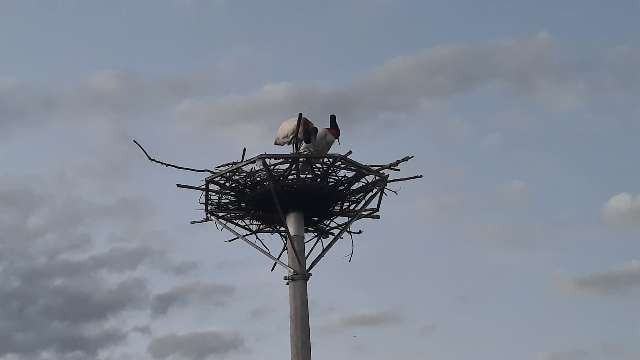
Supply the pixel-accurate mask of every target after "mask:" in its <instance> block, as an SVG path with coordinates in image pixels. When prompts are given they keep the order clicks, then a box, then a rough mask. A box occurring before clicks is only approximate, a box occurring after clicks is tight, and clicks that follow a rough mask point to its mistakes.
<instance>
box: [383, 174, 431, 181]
mask: <svg viewBox="0 0 640 360" xmlns="http://www.w3.org/2000/svg"><path fill="white" fill-rule="evenodd" d="M414 179H422V175H415V176H409V177H405V178H397V179H391V180H389V181H387V182H390V183H392V182H398V181H407V180H414Z"/></svg>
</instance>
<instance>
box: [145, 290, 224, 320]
mask: <svg viewBox="0 0 640 360" xmlns="http://www.w3.org/2000/svg"><path fill="white" fill-rule="evenodd" d="M234 293H235V288H234V287H233V286H230V285H221V284H211V283H202V282H196V283H191V284H186V285H180V286H177V287H174V288H173V289H170V290H168V291H166V292H163V293H160V294H157V295H154V296H153V299H152V303H151V312H152V313H153V315H156V316H158V315H166V314H167V313H168V312H169V310H171V309H172V308H174V307H177V306H185V305H188V304H194V303H196V304H199V305H212V306H223V305H225V304H227V303H228V301H229V300H230V299H231V297H232V296H233V294H234Z"/></svg>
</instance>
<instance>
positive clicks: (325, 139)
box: [294, 114, 340, 155]
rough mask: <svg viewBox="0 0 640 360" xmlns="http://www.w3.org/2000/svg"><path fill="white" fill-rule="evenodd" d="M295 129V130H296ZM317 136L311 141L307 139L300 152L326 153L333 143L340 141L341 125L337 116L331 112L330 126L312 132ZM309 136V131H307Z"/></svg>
mask: <svg viewBox="0 0 640 360" xmlns="http://www.w3.org/2000/svg"><path fill="white" fill-rule="evenodd" d="M294 131H295V130H294ZM314 133H315V136H314V137H312V139H311V141H310V142H307V140H306V139H305V144H304V145H302V147H301V148H300V152H303V153H307V154H313V155H326V154H328V153H329V150H331V146H332V145H333V143H334V142H335V141H336V140H338V142H340V127H339V126H338V121H337V120H336V116H335V115H333V114H331V116H330V117H329V127H328V128H324V129H320V130H317V133H316V132H315V131H313V132H311V134H314ZM307 134H308V135H307V136H309V132H308V133H307Z"/></svg>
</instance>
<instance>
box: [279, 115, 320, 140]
mask: <svg viewBox="0 0 640 360" xmlns="http://www.w3.org/2000/svg"><path fill="white" fill-rule="evenodd" d="M297 125H298V118H297V117H293V118H291V119H287V120H285V121H284V122H282V124H280V127H279V128H278V132H277V133H276V139H275V141H274V142H273V144H274V145H290V144H292V143H293V139H294V138H295V133H296V126H297ZM312 126H313V123H312V122H311V121H310V120H309V119H307V118H303V119H302V124H300V129H299V131H298V139H299V141H302V138H303V134H304V129H305V128H307V127H309V128H310V127H312Z"/></svg>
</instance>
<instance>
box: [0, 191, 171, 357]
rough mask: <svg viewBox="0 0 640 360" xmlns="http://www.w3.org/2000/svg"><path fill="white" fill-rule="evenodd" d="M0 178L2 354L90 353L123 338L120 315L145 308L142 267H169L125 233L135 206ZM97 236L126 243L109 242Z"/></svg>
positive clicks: (135, 215) (155, 252) (160, 254)
mask: <svg viewBox="0 0 640 360" xmlns="http://www.w3.org/2000/svg"><path fill="white" fill-rule="evenodd" d="M0 182H1V183H2V190H0V237H1V239H2V241H0V303H1V304H2V306H0V319H2V320H1V321H0V358H2V357H3V356H6V355H11V354H13V355H14V356H18V358H25V357H26V358H32V359H45V358H47V357H53V358H61V359H64V358H74V357H75V358H96V357H97V356H98V355H99V354H100V353H101V352H102V351H103V350H105V349H107V348H111V347H114V346H118V345H119V344H121V343H123V342H124V341H125V340H126V338H127V335H128V330H124V329H123V326H118V327H116V326H114V322H116V321H118V322H119V324H120V325H124V326H125V328H128V326H126V325H127V324H126V320H125V319H124V316H125V314H131V313H132V312H139V313H142V314H144V313H145V312H144V311H145V310H148V309H149V304H150V302H149V298H150V295H149V290H148V288H147V276H145V275H144V274H142V273H141V271H140V270H141V268H142V267H147V268H155V269H160V270H162V271H166V269H171V268H172V267H174V265H173V264H172V260H171V259H170V258H169V257H168V256H167V255H166V254H164V253H163V252H161V251H159V250H157V249H153V248H151V247H148V246H142V245H136V244H135V242H136V240H137V239H136V238H135V237H134V238H130V235H131V234H130V233H128V231H129V227H128V219H127V218H136V219H140V216H138V215H140V214H141V213H138V211H139V210H138V209H137V208H136V207H131V206H130V205H131V204H130V203H129V202H128V201H122V199H117V198H116V199H115V200H113V201H111V202H104V203H94V202H90V201H88V200H86V199H83V198H82V197H79V196H77V195H74V194H66V193H64V191H58V192H47V193H46V194H47V195H45V191H46V189H40V188H39V189H38V190H37V191H36V190H34V189H31V188H29V187H28V186H27V185H26V184H19V181H9V180H7V179H4V178H0ZM41 190H42V191H43V192H40V191H41ZM105 224H108V228H109V232H108V233H104V232H103V231H101V230H100V226H103V225H105ZM103 234H107V235H110V236H111V235H112V236H116V237H125V238H129V239H130V242H131V244H130V245H128V246H115V247H113V246H109V244H108V242H105V241H104V240H105V239H101V238H103V236H102V235H103ZM47 354H48V355H47Z"/></svg>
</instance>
